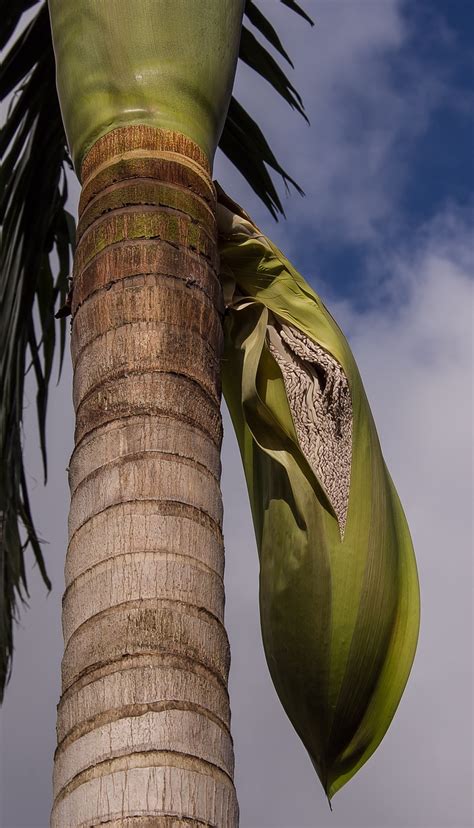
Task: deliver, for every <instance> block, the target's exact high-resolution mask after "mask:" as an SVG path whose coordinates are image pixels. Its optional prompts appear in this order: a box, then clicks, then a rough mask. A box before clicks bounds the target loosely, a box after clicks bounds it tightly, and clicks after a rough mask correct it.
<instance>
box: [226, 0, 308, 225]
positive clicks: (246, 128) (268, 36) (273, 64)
mask: <svg viewBox="0 0 474 828" xmlns="http://www.w3.org/2000/svg"><path fill="white" fill-rule="evenodd" d="M281 2H282V3H283V4H284V5H285V6H288V7H289V8H290V9H291V11H293V12H295V13H296V14H298V15H300V16H301V17H303V18H304V19H305V20H307V21H308V22H309V23H311V25H313V21H312V20H311V18H310V17H308V15H307V14H306V13H305V12H304V11H303V9H301V7H300V6H299V5H298V4H297V3H294V2H291V0H288V2H287V0H281ZM245 16H246V17H247V19H248V20H249V22H250V23H251V24H252V25H253V26H254V28H255V29H256V30H257V31H258V32H259V33H260V34H261V35H262V36H263V37H264V38H265V40H266V41H267V43H269V44H270V45H271V46H272V47H273V48H274V49H275V50H276V51H277V52H278V53H279V54H280V55H281V56H282V57H284V58H285V60H287V61H288V62H289V63H290V65H291V66H293V64H292V63H291V60H290V58H289V56H288V54H287V52H286V51H285V49H284V48H283V45H282V43H281V40H280V38H279V37H278V35H277V33H276V31H275V29H274V27H273V26H272V25H271V23H270V21H269V20H268V19H267V18H266V17H265V15H264V14H263V13H262V11H261V10H260V9H259V8H258V6H257V5H256V4H255V2H253V0H247V2H246V4H245ZM239 58H240V59H241V60H242V61H243V62H244V63H246V64H247V65H248V66H250V68H251V69H253V70H254V71H255V72H256V73H257V74H258V75H260V76H261V77H262V78H264V80H266V81H267V82H268V83H270V84H271V85H272V86H273V88H274V89H275V90H276V91H277V92H278V94H279V95H281V97H282V98H283V99H284V100H285V101H286V102H287V103H288V104H289V105H290V106H291V107H292V108H293V109H296V110H297V112H299V113H300V114H301V115H302V116H303V117H304V118H305V120H308V119H307V117H306V114H305V111H304V107H303V102H302V100H301V96H300V95H299V94H298V92H297V91H296V89H295V88H294V86H293V85H292V84H291V83H290V81H289V80H288V78H287V77H286V75H285V73H284V72H283V70H282V69H281V67H280V66H279V65H278V63H277V61H276V60H275V59H274V58H273V57H272V55H271V54H270V52H269V51H268V50H267V49H265V47H264V46H262V44H261V43H259V41H258V40H257V38H256V37H255V35H254V34H252V32H251V31H250V30H249V29H247V27H246V26H243V27H242V38H241V41H240V51H239ZM219 147H220V149H221V150H222V152H223V153H224V155H226V156H227V157H228V158H229V160H230V161H231V162H232V163H233V165H234V166H235V167H236V168H237V169H238V171H239V172H240V173H241V175H243V177H244V178H245V179H246V180H247V181H248V183H249V184H250V186H251V187H252V189H253V191H254V192H255V193H256V194H257V195H258V197H259V198H260V199H261V201H263V203H264V204H265V205H266V207H268V209H269V211H270V213H271V214H272V216H273V218H274V219H278V214H280V215H284V211H283V207H282V204H281V200H280V198H279V196H278V193H277V190H276V187H275V184H274V183H273V181H272V177H271V175H270V173H269V171H268V169H267V167H270V168H271V169H273V170H274V171H275V172H276V173H278V174H279V175H280V176H281V177H282V179H283V182H284V184H285V186H286V187H287V186H288V184H292V185H293V186H294V187H295V189H296V190H297V192H299V193H300V194H303V191H302V190H301V188H300V187H299V186H298V185H297V184H296V183H295V181H294V180H293V179H292V178H291V176H290V175H289V174H288V173H287V172H286V171H285V170H284V169H283V167H282V166H281V165H280V164H279V162H278V161H277V160H276V158H275V156H274V154H273V152H272V150H271V149H270V146H269V144H268V142H267V141H266V139H265V137H264V135H263V133H262V131H261V129H260V127H259V126H258V125H257V124H256V122H255V121H254V120H253V119H252V118H251V116H250V115H249V114H248V113H247V112H246V111H245V109H243V107H242V106H241V105H240V104H238V103H237V101H236V100H235V99H234V98H233V99H232V102H231V105H230V107H229V112H228V115H227V119H226V122H225V125H224V129H223V132H222V135H221V139H220V142H219Z"/></svg>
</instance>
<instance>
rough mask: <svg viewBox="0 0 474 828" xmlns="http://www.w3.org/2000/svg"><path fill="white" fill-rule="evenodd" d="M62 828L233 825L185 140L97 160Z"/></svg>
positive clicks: (78, 376) (88, 175)
mask: <svg viewBox="0 0 474 828" xmlns="http://www.w3.org/2000/svg"><path fill="white" fill-rule="evenodd" d="M82 183H83V191H82V197H81V203H80V222H79V228H78V247H77V251H76V257H75V272H74V287H73V307H72V312H73V325H72V343H71V347H72V357H73V366H74V392H73V393H74V405H75V410H76V435H75V449H74V453H73V456H72V459H71V463H70V471H69V478H70V487H71V496H72V501H71V511H70V519H69V538H70V539H69V548H68V553H67V562H66V592H65V595H64V601H63V632H64V641H65V652H64V657H63V663H62V696H61V700H60V703H59V707H58V724H57V732H58V747H57V751H56V756H55V770H54V807H53V813H52V826H53V828H78V827H79V826H82V828H85V826H95V825H100V824H104V823H105V824H107V825H109V826H119V825H120V826H129V827H130V828H132V826H133V828H138V827H139V826H167V828H171V827H172V828H178V826H185V825H186V826H191V825H199V826H222V827H223V828H235V826H237V824H238V807H237V801H236V796H235V789H234V784H233V764H234V759H233V748H232V739H231V736H230V730H229V726H230V712H229V700H228V693H227V678H228V670H229V646H228V641H227V636H226V632H225V629H224V625H223V620H224V586H223V566H224V549H223V540H222V500H221V493H220V486H219V479H220V444H221V431H222V427H221V418H220V381H219V374H220V358H221V348H222V328H221V318H220V314H221V312H222V299H221V291H220V286H219V282H218V279H217V247H216V224H215V194H214V190H213V186H212V182H211V180H210V177H209V169H208V167H207V163H206V160H205V158H204V156H203V154H202V153H201V152H200V150H199V148H198V147H196V146H195V145H194V144H192V142H190V141H188V140H187V139H186V138H184V136H179V135H176V134H173V133H164V132H161V131H159V130H155V129H151V128H145V127H126V128H121V129H118V130H114V131H113V132H112V133H109V135H107V136H105V137H104V138H102V139H100V140H99V141H98V142H97V143H96V144H95V145H94V147H93V148H92V150H91V151H90V153H89V154H88V156H87V158H86V160H85V162H84V165H83V169H82Z"/></svg>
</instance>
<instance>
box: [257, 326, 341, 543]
mask: <svg viewBox="0 0 474 828" xmlns="http://www.w3.org/2000/svg"><path fill="white" fill-rule="evenodd" d="M267 336H268V344H269V348H270V352H271V354H272V355H273V357H274V359H275V360H276V362H277V363H278V365H279V368H280V370H281V373H282V376H283V381H284V383H285V389H286V394H287V397H288V404H289V406H290V410H291V416H292V418H293V423H294V426H295V431H296V435H297V437H298V441H299V444H300V446H301V449H302V451H303V454H304V456H305V457H306V460H307V461H308V463H309V465H310V466H311V468H312V470H313V471H314V473H315V475H316V477H317V478H318V480H319V481H320V483H321V484H322V486H323V487H324V489H325V491H326V494H327V495H328V497H329V500H330V502H331V505H332V507H333V509H334V513H335V515H336V517H337V520H338V523H339V529H340V532H341V537H342V536H343V535H344V528H345V525H346V519H347V508H348V505H349V487H350V480H351V451H352V402H351V395H350V389H349V383H348V381H347V377H346V375H345V374H344V371H343V370H342V367H341V366H340V365H339V363H338V362H337V361H336V360H335V359H334V358H333V357H332V356H330V355H329V354H328V353H327V351H325V350H324V348H321V347H320V346H319V345H317V344H316V342H313V340H311V339H310V338H309V337H308V336H306V335H305V334H304V333H302V332H301V331H299V330H297V329H296V328H293V327H291V326H290V325H287V324H280V323H279V322H277V321H276V319H275V317H273V319H272V324H270V325H269V326H268V333H267Z"/></svg>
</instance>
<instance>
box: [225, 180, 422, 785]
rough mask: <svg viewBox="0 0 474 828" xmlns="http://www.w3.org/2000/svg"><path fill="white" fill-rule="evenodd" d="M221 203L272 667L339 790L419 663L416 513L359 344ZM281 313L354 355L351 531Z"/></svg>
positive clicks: (230, 363) (239, 425)
mask: <svg viewBox="0 0 474 828" xmlns="http://www.w3.org/2000/svg"><path fill="white" fill-rule="evenodd" d="M221 199H223V200H224V203H225V204H226V206H227V207H230V208H231V209H230V211H229V210H228V209H225V208H223V207H222V206H220V207H219V208H218V221H219V227H220V255H221V276H222V281H223V284H224V290H225V293H226V294H227V299H228V298H229V296H231V295H232V290H233V289H236V292H234V294H233V299H230V301H228V308H227V314H226V321H225V339H226V346H225V354H224V360H223V390H224V395H225V398H226V402H227V404H228V406H229V409H230V413H231V416H232V420H233V423H234V426H235V429H236V433H237V438H238V441H239V445H240V450H241V454H242V459H243V463H244V468H245V474H246V479H247V485H248V490H249V496H250V503H251V507H252V513H253V518H254V524H255V531H256V538H257V545H258V549H259V555H260V615H261V626H262V635H263V642H264V647H265V653H266V657H267V662H268V666H269V669H270V672H271V675H272V679H273V682H274V685H275V687H276V690H277V693H278V695H279V697H280V700H281V702H282V704H283V706H284V708H285V710H286V712H287V714H288V716H289V718H290V719H291V721H292V723H293V725H294V727H295V729H296V730H297V732H298V734H299V736H300V737H301V739H302V741H303V742H304V744H305V746H306V748H307V750H308V752H309V754H310V756H311V759H312V761H313V764H314V766H315V769H316V771H317V773H318V775H319V778H320V780H321V782H322V784H323V786H324V789H325V791H326V793H327V795H328V797H332V796H333V795H334V793H336V791H338V790H339V789H340V788H341V787H342V786H343V785H344V784H345V783H346V782H347V781H348V780H349V779H350V778H351V777H352V776H353V775H354V774H355V773H356V772H357V770H358V769H359V768H360V767H361V766H362V765H363V764H364V762H366V761H367V759H368V758H369V757H370V755H371V754H372V753H373V752H374V750H375V749H376V747H377V746H378V744H379V743H380V741H381V739H382V738H383V736H384V734H385V732H386V730H387V728H388V726H389V724H390V721H391V719H392V717H393V715H394V713H395V710H396V708H397V706H398V703H399V701H400V698H401V695H402V693H403V689H404V687H405V684H406V681H407V679H408V675H409V672H410V669H411V665H412V662H413V658H414V654H415V649H416V642H417V638H418V628H419V587H418V578H417V571H416V564H415V558H414V553H413V547H412V543H411V539H410V534H409V530H408V526H407V523H406V519H405V516H404V513H403V510H402V506H401V504H400V501H399V499H398V496H397V493H396V491H395V488H394V486H393V483H392V480H391V478H390V475H389V473H388V470H387V467H386V465H385V463H384V460H383V457H382V453H381V449H380V444H379V440H378V437H377V432H376V429H375V424H374V421H373V418H372V414H371V411H370V408H369V404H368V401H367V398H366V395H365V392H364V388H363V385H362V382H361V379H360V376H359V372H358V369H357V366H356V364H355V361H354V358H353V356H352V353H351V351H350V348H349V345H348V343H347V341H346V339H345V337H344V335H343V334H342V332H341V330H340V329H339V328H338V326H337V324H336V322H335V321H334V319H333V318H332V316H331V315H330V314H329V312H328V311H327V310H326V308H325V307H324V305H323V303H322V301H321V300H320V298H319V297H318V296H317V295H316V294H315V293H314V291H313V290H312V289H311V288H310V287H309V285H308V284H307V283H306V282H305V281H304V280H303V278H302V277H301V276H300V275H299V274H298V273H297V272H296V271H295V269H294V268H293V267H292V265H291V264H290V262H289V261H288V260H287V259H285V257H284V256H283V255H282V253H281V252H280V251H279V250H278V249H277V248H276V247H275V246H274V245H273V244H272V243H271V242H270V241H269V240H268V239H267V238H265V237H264V236H263V235H262V234H261V233H260V231H259V230H258V228H257V227H256V226H255V225H254V224H253V223H252V222H251V221H250V220H249V219H248V216H246V214H245V213H244V212H243V211H241V210H240V208H238V206H237V205H235V204H233V203H232V202H230V200H226V198H225V197H224V196H223V195H222V194H221ZM269 314H272V315H273V318H274V319H275V318H276V319H277V320H280V321H282V322H284V323H287V324H289V325H291V326H292V327H293V328H295V329H297V330H298V331H301V332H303V333H304V334H305V335H306V336H307V337H309V338H310V339H311V340H312V341H313V342H315V343H318V344H319V345H320V346H321V347H322V348H323V349H325V351H326V352H327V353H328V354H330V355H331V356H332V357H334V359H335V360H337V362H338V363H339V365H340V366H342V369H343V371H344V373H345V375H346V377H347V380H348V382H349V388H350V397H351V401H352V416H353V420H352V454H351V470H350V487H349V501H348V510H347V520H346V525H345V531H344V534H343V538H342V537H341V531H340V526H339V524H338V520H337V518H336V516H335V513H334V510H333V509H332V507H331V503H330V500H329V498H328V496H327V494H326V492H325V490H324V486H323V485H322V483H321V481H320V480H318V479H317V477H316V475H315V474H314V472H313V471H312V469H311V468H310V466H309V464H308V462H307V458H306V457H305V454H304V451H303V450H302V448H301V446H300V444H299V442H298V438H297V436H296V431H295V423H294V421H293V417H292V412H291V410H290V406H289V402H288V399H287V394H286V390H285V385H284V382H283V378H282V373H281V371H280V368H279V366H278V364H277V362H276V360H275V359H274V358H273V356H272V354H271V353H270V350H269V345H268V322H269Z"/></svg>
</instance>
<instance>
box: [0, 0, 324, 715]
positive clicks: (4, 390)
mask: <svg viewBox="0 0 474 828" xmlns="http://www.w3.org/2000/svg"><path fill="white" fill-rule="evenodd" d="M282 2H283V3H284V4H285V5H287V6H289V7H290V8H291V9H292V11H294V12H296V13H297V14H299V15H301V16H303V17H305V18H306V19H308V20H309V18H308V17H307V15H306V14H305V13H304V12H303V11H302V10H301V9H300V7H299V6H298V5H297V4H296V3H293V2H285V0H282ZM35 5H37V6H38V11H37V13H36V15H35V16H34V18H33V19H32V21H31V22H30V23H29V25H28V26H27V27H26V28H24V29H23V31H22V32H21V33H20V34H19V35H18V36H17V37H16V39H15V31H16V29H17V27H18V25H19V24H21V22H22V16H23V14H24V12H26V11H28V10H29V9H31V8H32V7H34V6H35ZM0 13H1V15H2V31H1V34H0V46H1V47H2V48H3V47H4V46H7V45H10V50H9V52H8V53H7V56H6V58H5V60H4V62H3V64H2V67H1V70H0V100H5V99H7V98H10V104H9V109H8V115H7V119H6V123H5V125H4V126H3V128H2V130H1V132H0V159H1V168H0V224H1V251H0V334H1V338H2V343H4V346H3V349H2V352H1V354H0V388H1V400H0V701H1V699H2V697H3V690H4V686H5V682H6V680H7V677H8V674H9V669H10V663H11V656H12V651H13V623H14V619H15V617H16V615H17V609H18V600H19V599H20V600H24V599H25V598H26V596H27V594H28V587H27V580H26V568H25V558H24V554H25V550H26V548H27V547H28V546H31V548H32V550H33V554H34V556H35V558H36V561H37V563H38V566H39V568H40V571H41V574H42V576H43V579H44V581H45V583H46V585H47V586H48V587H49V586H50V584H49V580H48V576H47V574H46V569H45V565H44V560H43V555H42V551H41V544H40V539H39V537H38V533H37V531H36V530H35V527H34V524H33V519H32V514H31V510H30V504H29V499H28V489H27V480H26V474H25V469H24V465H23V440H22V416H23V390H24V377H25V372H27V371H28V370H30V369H31V371H32V372H33V374H34V377H35V380H36V386H37V399H36V403H37V415H38V426H39V434H40V445H41V452H42V456H43V464H44V473H45V479H46V441H45V432H46V408H47V399H48V386H49V380H50V377H51V371H52V365H53V358H54V353H55V347H56V344H57V339H58V338H59V349H60V364H62V356H63V353H64V343H65V319H64V314H59V316H61V318H60V321H59V322H58V326H59V328H58V330H57V329H56V323H55V320H54V316H55V312H56V311H57V309H58V307H61V306H62V305H64V302H65V298H66V293H67V276H68V273H69V267H70V258H71V253H72V249H73V245H74V220H73V218H72V216H71V215H70V214H69V213H67V211H66V209H65V203H66V199H67V187H66V168H67V167H68V166H72V165H71V161H70V157H69V153H68V150H67V147H66V138H65V134H64V129H63V126H62V121H61V114H60V109H59V102H58V98H57V94H56V85H55V67H54V53H53V46H52V41H51V34H50V27H49V16H48V9H47V5H46V3H45V2H44V0H43V2H40V0H0ZM246 15H247V18H248V20H249V22H250V24H251V25H252V26H253V27H254V28H255V30H256V31H257V32H258V33H259V34H260V35H261V36H262V37H263V38H264V39H265V40H266V41H267V43H268V44H269V45H270V46H271V47H272V48H273V49H275V51H276V52H277V53H278V54H280V55H281V56H282V57H283V58H284V59H285V60H287V61H288V62H289V63H290V64H291V61H290V59H289V57H288V55H287V53H286V52H285V50H284V48H283V46H282V44H281V41H280V39H279V37H278V35H277V33H276V31H275V29H274V28H273V26H272V25H271V23H270V22H269V21H268V20H267V19H266V17H265V16H264V15H263V14H262V12H261V11H260V10H259V9H258V8H257V6H256V5H255V3H254V2H251V0H248V2H247V6H246ZM310 22H311V21H310ZM240 57H241V58H242V60H244V61H245V62H246V63H247V64H248V65H249V66H250V67H251V68H253V69H254V70H255V71H256V72H257V73H258V74H260V75H261V76H262V77H263V78H265V79H266V80H267V81H268V82H269V83H270V84H271V85H272V86H273V87H274V88H275V89H276V90H277V91H278V93H279V94H280V95H281V96H282V97H283V98H284V99H285V100H286V101H287V102H288V103H289V104H290V105H291V106H292V107H293V108H295V109H296V110H298V111H299V112H300V113H301V114H302V115H303V116H304V109H303V105H302V101H301V98H300V96H299V95H298V93H297V91H296V90H295V89H294V87H293V86H292V84H291V83H290V82H289V81H288V79H287V77H286V76H285V74H284V72H283V71H282V69H281V68H280V66H279V65H278V63H277V61H276V60H275V59H274V58H273V57H272V56H271V54H270V53H269V52H268V51H267V49H265V48H264V47H263V46H262V45H261V43H259V41H258V40H257V39H256V37H255V36H254V35H253V34H252V33H251V32H250V30H248V29H246V28H245V29H244V31H243V37H242V46H241V52H240ZM291 65H292V64H291ZM304 117H305V116H304ZM220 146H221V149H222V151H223V152H224V153H225V154H226V155H227V156H228V157H229V158H230V160H231V161H232V162H233V164H234V165H235V166H236V167H237V169H238V170H239V171H240V172H241V173H242V175H243V176H244V177H245V178H246V179H247V181H248V182H249V184H250V186H251V187H252V188H253V189H254V190H255V192H256V193H257V195H258V196H259V197H260V198H261V199H262V201H263V202H264V203H265V204H266V206H267V207H268V209H269V210H270V212H271V213H272V215H273V216H274V217H275V218H277V215H278V213H283V208H282V205H281V202H280V199H279V196H278V193H277V191H276V188H275V185H274V183H273V181H272V178H271V175H270V173H269V170H268V168H270V169H272V170H273V171H275V172H276V173H278V174H279V175H281V176H282V178H283V181H284V182H285V185H287V184H292V185H293V186H294V187H295V188H296V189H297V190H298V191H299V192H301V190H300V188H299V187H298V186H297V184H296V183H295V182H294V181H293V179H292V178H291V177H290V176H289V175H288V174H287V173H286V172H285V170H284V169H283V168H282V167H281V166H280V164H279V163H278V161H277V160H276V158H275V156H274V155H273V153H272V151H271V149H270V147H269V145H268V143H267V141H266V140H265V138H264V136H263V134H262V132H261V130H260V129H259V127H258V126H257V124H256V123H255V121H253V120H252V118H251V117H250V116H249V115H248V114H247V112H246V111H245V110H244V109H243V107H242V106H241V105H240V104H239V103H237V101H235V100H232V103H231V106H230V109H229V114H228V118H227V121H226V124H225V127H224V131H223V134H222V137H221V142H220ZM51 253H55V255H54V257H53V261H54V264H55V266H54V273H53V269H52V267H51V261H50V256H51Z"/></svg>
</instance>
